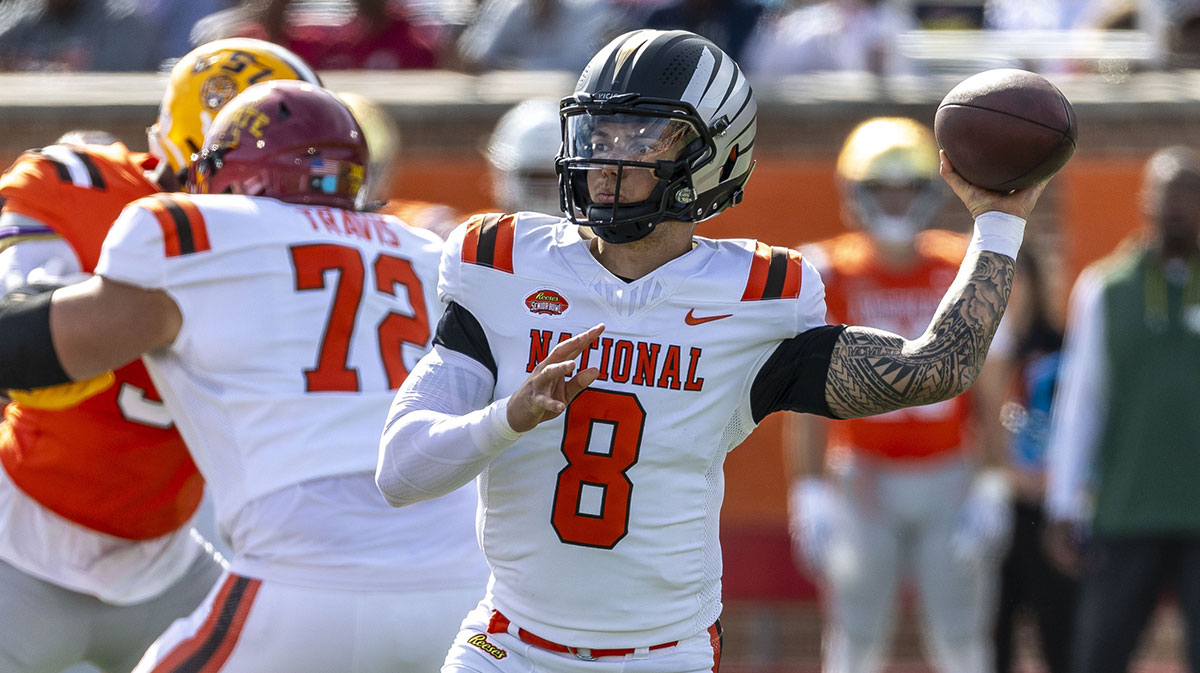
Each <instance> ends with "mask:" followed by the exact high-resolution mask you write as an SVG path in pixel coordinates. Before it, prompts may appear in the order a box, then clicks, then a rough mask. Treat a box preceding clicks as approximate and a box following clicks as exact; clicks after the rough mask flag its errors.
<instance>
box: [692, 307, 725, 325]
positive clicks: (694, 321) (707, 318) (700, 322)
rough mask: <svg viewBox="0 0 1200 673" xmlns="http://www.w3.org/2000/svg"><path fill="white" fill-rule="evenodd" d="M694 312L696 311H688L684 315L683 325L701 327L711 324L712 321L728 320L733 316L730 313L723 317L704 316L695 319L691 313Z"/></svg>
mask: <svg viewBox="0 0 1200 673" xmlns="http://www.w3.org/2000/svg"><path fill="white" fill-rule="evenodd" d="M695 310H696V309H694V308H691V309H688V312H687V315H685V316H684V317H683V321H684V322H685V323H687V324H689V325H703V324H704V323H706V322H712V321H714V320H723V319H725V318H728V317H730V316H732V315H733V314H732V313H726V314H725V315H709V316H704V317H703V318H697V317H696V316H695V314H694V313H693V312H694V311H695Z"/></svg>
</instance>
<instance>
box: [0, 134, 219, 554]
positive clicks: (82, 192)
mask: <svg viewBox="0 0 1200 673" xmlns="http://www.w3.org/2000/svg"><path fill="white" fill-rule="evenodd" d="M154 161H155V160H154V159H153V158H152V157H150V156H149V155H147V154H141V153H136V152H130V151H129V150H128V149H127V148H126V147H125V146H124V145H120V144H117V145H111V146H92V145H89V146H86V147H82V146H65V145H55V146H52V147H48V148H45V149H42V150H38V151H35V152H27V153H25V154H23V155H21V157H20V158H18V159H17V161H16V163H14V164H13V166H12V167H11V168H10V169H9V170H8V171H7V172H6V173H5V174H4V175H3V177H0V196H2V197H3V198H4V199H5V203H4V209H5V210H8V211H12V212H15V213H19V214H22V215H26V216H28V217H32V218H35V219H37V220H39V221H40V222H42V223H43V224H45V225H47V226H49V227H50V228H51V229H53V230H54V231H55V232H56V233H58V234H59V235H60V236H62V237H63V238H64V239H65V240H66V241H67V242H68V243H69V244H70V245H71V247H72V248H73V249H74V250H75V253H76V254H77V255H78V256H79V258H80V262H81V263H82V265H83V268H84V270H86V271H89V272H90V271H92V270H93V269H94V268H95V265H96V261H97V259H98V258H99V256H100V245H101V243H102V242H103V241H104V236H105V234H106V233H107V232H108V229H109V227H110V226H111V225H112V222H113V221H114V220H115V219H116V218H117V215H119V214H120V212H121V210H122V209H123V208H124V206H125V205H126V204H127V203H128V202H130V201H133V200H136V199H138V198H141V197H144V196H147V195H149V194H153V193H155V192H158V191H159V187H158V185H156V184H155V183H154V182H152V181H150V180H149V179H147V178H146V176H145V173H144V171H146V170H147V169H149V168H152V167H153V166H154ZM160 399H161V398H160V397H159V396H158V392H157V391H156V390H155V389H154V387H153V385H152V384H151V382H150V377H149V375H148V374H147V372H146V369H145V367H144V366H143V365H142V363H141V361H140V360H136V361H134V362H132V363H130V364H128V365H126V366H124V367H122V368H120V369H118V370H116V372H115V377H114V382H113V384H112V385H111V386H109V387H107V388H106V389H104V390H103V391H101V392H100V393H98V394H96V395H93V396H92V397H89V398H87V399H86V400H84V401H82V402H80V403H79V404H77V405H75V406H72V407H68V408H65V409H58V410H53V409H48V408H41V407H38V406H37V405H36V404H35V405H32V406H31V405H30V404H25V403H17V402H14V403H11V404H9V405H8V406H7V408H6V409H5V412H4V416H5V420H6V423H5V424H4V425H3V426H0V463H2V464H3V466H4V469H5V471H7V472H8V474H9V476H10V477H11V478H12V481H13V483H15V484H16V485H17V486H18V487H19V488H20V489H21V490H22V491H24V492H25V493H26V494H28V495H29V496H31V497H33V498H34V499H36V500H37V501H38V502H40V503H41V504H42V505H43V506H45V507H46V508H47V509H49V510H51V511H53V512H55V513H56V514H59V515H60V516H63V517H64V518H66V519H68V520H70V521H73V522H75V523H78V524H80V525H83V526H86V527H88V528H91V529H93V530H96V531H99V532H101V533H106V534H109V535H115V536H117V537H122V538H127V539H132V540H144V539H150V538H154V537H158V536H160V535H165V534H166V533H169V532H171V531H173V530H176V529H177V528H179V527H180V526H181V525H183V524H184V523H185V522H187V521H188V520H189V519H190V518H191V515H192V514H193V513H194V512H195V510H196V508H197V507H198V506H199V504H200V497H201V494H202V490H203V481H202V480H201V478H200V475H199V473H198V472H197V471H196V467H195V465H194V464H193V463H192V459H191V456H190V455H189V454H188V452H187V447H186V446H185V445H184V443H183V439H182V438H181V437H180V436H179V433H178V432H177V431H176V430H175V427H174V425H173V424H171V422H170V419H169V418H168V417H167V416H166V414H165V411H164V410H163V409H162V406H161V402H160Z"/></svg>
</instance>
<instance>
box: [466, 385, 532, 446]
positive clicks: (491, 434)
mask: <svg viewBox="0 0 1200 673" xmlns="http://www.w3.org/2000/svg"><path fill="white" fill-rule="evenodd" d="M508 399H509V398H507V397H505V398H502V399H499V400H496V401H495V402H492V403H491V404H489V405H487V406H486V407H484V408H483V409H481V410H480V411H481V412H482V415H481V417H480V418H479V419H478V420H477V421H476V422H475V423H471V424H470V432H471V439H472V440H474V441H475V445H476V446H478V447H479V448H481V449H485V450H488V451H501V450H503V449H506V448H508V447H509V446H510V445H511V444H512V443H513V442H515V441H517V439H518V438H519V437H520V436H521V434H522V433H520V432H517V431H516V430H513V428H512V426H511V425H509V423H508Z"/></svg>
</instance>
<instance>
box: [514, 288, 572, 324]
mask: <svg viewBox="0 0 1200 673" xmlns="http://www.w3.org/2000/svg"><path fill="white" fill-rule="evenodd" d="M525 306H526V307H527V308H529V312H530V313H533V314H534V315H545V316H550V317H552V318H554V317H558V316H560V315H562V314H564V313H566V312H567V309H568V308H569V307H570V306H571V305H570V303H569V302H567V298H566V297H564V296H562V294H561V293H559V292H558V290H538V291H537V292H534V293H533V294H531V295H529V296H528V297H526V298H525Z"/></svg>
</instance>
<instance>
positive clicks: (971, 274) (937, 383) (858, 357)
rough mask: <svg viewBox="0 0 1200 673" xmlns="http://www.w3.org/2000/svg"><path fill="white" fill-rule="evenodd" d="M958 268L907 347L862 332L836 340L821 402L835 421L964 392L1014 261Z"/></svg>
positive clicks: (988, 257)
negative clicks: (920, 331) (921, 330)
mask: <svg viewBox="0 0 1200 673" xmlns="http://www.w3.org/2000/svg"><path fill="white" fill-rule="evenodd" d="M974 255H975V259H974V260H967V261H964V263H963V265H962V267H961V269H960V271H959V274H958V277H957V278H956V279H955V281H954V284H953V285H951V287H950V289H949V290H948V291H947V292H946V296H945V297H944V298H943V299H942V303H941V305H940V306H938V310H937V312H936V313H935V314H934V317H933V320H932V321H931V322H930V324H929V327H928V328H927V329H926V330H925V333H924V334H922V335H921V336H920V337H918V338H917V339H914V340H911V341H910V340H908V339H904V338H902V337H900V336H897V335H895V334H892V333H890V332H885V331H882V330H878V329H872V328H870V327H858V326H851V327H849V328H847V329H846V330H845V331H843V332H842V334H841V336H840V337H839V339H838V342H837V344H836V345H835V346H834V348H833V354H832V356H831V358H830V361H829V374H828V378H827V381H826V384H825V399H826V400H827V401H828V403H829V408H830V410H831V411H832V412H833V413H834V414H835V415H836V416H838V417H839V418H858V417H860V416H870V415H874V414H881V413H884V412H888V411H892V410H894V409H899V408H901V407H911V406H916V405H920V404H932V403H934V402H940V401H942V400H946V399H949V398H951V397H953V396H955V395H957V394H959V393H961V392H963V391H965V390H966V389H968V388H970V387H971V384H972V383H974V382H975V378H976V377H977V376H978V375H979V370H980V368H981V367H983V361H984V358H985V356H986V355H987V351H988V346H989V345H990V344H991V342H992V336H993V335H994V334H995V333H996V326H997V325H999V324H1000V318H1001V317H1002V316H1003V315H1004V307H1005V306H1007V304H1008V295H1009V293H1010V292H1011V291H1012V282H1013V270H1014V266H1015V261H1014V260H1013V259H1012V258H1011V257H1007V256H1005V255H1000V254H997V253H994V252H979V253H974Z"/></svg>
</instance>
